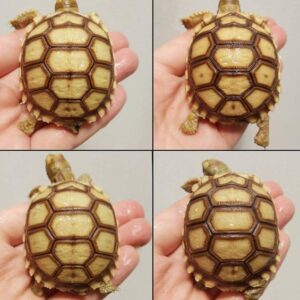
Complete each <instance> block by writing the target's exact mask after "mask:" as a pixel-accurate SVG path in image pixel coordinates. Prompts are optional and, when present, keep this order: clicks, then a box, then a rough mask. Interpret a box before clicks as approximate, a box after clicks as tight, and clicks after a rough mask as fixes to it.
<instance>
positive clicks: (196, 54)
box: [187, 13, 280, 123]
mask: <svg viewBox="0 0 300 300" xmlns="http://www.w3.org/2000/svg"><path fill="white" fill-rule="evenodd" d="M201 27H202V28H201V29H199V31H197V32H196V34H195V36H194V39H193V42H192V44H191V48H190V52H189V58H188V64H187V82H188V85H187V93H188V98H189V100H190V101H191V102H192V103H193V104H195V105H196V107H198V111H199V114H200V116H201V117H203V118H208V119H210V121H211V122H217V121H218V122H222V123H232V122H238V121H247V122H256V121H257V120H258V119H260V114H261V113H262V112H268V111H270V110H272V109H273V107H274V105H275V104H276V102H278V95H279V92H280V83H279V79H280V78H279V77H280V74H279V72H280V71H279V60H278V54H277V50H276V46H275V44H274V41H273V38H272V36H271V33H270V30H269V28H268V26H267V24H266V22H265V21H264V20H263V19H260V18H258V17H255V16H251V15H246V14H243V13H229V14H226V15H223V16H221V17H218V18H216V17H211V18H210V19H208V20H205V21H203V22H202V24H201Z"/></svg>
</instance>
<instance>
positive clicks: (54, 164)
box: [46, 154, 75, 183]
mask: <svg viewBox="0 0 300 300" xmlns="http://www.w3.org/2000/svg"><path fill="white" fill-rule="evenodd" d="M46 171H47V175H48V177H49V179H50V181H51V182H52V183H56V182H61V181H70V180H74V179H75V176H74V174H73V172H72V169H71V166H70V165H69V163H68V162H67V160H66V159H65V158H64V156H63V155H62V154H49V155H48V156H47V158H46Z"/></svg>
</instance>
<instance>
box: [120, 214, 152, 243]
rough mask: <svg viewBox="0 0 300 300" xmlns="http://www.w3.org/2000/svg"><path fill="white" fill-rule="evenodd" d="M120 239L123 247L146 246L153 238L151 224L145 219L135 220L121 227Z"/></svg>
mask: <svg viewBox="0 0 300 300" xmlns="http://www.w3.org/2000/svg"><path fill="white" fill-rule="evenodd" d="M119 237H120V238H119V242H120V245H121V246H123V245H130V246H133V247H140V246H144V245H146V244H147V243H148V242H149V241H150V238H151V229H150V224H149V223H148V222H147V221H146V219H144V218H140V219H133V220H131V221H129V222H127V223H126V224H124V225H123V226H121V227H119Z"/></svg>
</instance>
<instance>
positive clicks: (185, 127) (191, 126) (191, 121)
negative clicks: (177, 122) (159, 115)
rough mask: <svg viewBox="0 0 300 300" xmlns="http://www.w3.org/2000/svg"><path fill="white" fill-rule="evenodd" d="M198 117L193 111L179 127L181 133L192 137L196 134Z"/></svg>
mask: <svg viewBox="0 0 300 300" xmlns="http://www.w3.org/2000/svg"><path fill="white" fill-rule="evenodd" d="M199 119H200V117H199V115H198V114H197V112H195V111H191V113H190V114H189V115H188V117H187V119H186V120H185V121H184V122H183V123H182V125H181V126H180V130H181V131H182V133H184V134H186V135H194V134H196V133H197V132H198V126H199Z"/></svg>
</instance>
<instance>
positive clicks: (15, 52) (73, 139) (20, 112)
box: [0, 30, 138, 150]
mask: <svg viewBox="0 0 300 300" xmlns="http://www.w3.org/2000/svg"><path fill="white" fill-rule="evenodd" d="M109 35H110V38H111V40H112V43H113V51H114V55H115V62H116V71H117V78H116V79H117V82H118V83H119V82H120V81H122V80H124V79H125V78H127V77H128V76H130V75H131V74H132V73H134V71H135V70H136V69H137V67H138V58H137V55H136V54H135V52H134V51H133V50H132V49H130V48H129V42H128V39H127V38H126V37H125V36H124V35H123V34H122V33H120V32H110V34H109ZM24 37H25V31H24V30H17V31H14V32H12V33H9V34H6V35H3V36H0V45H2V46H1V47H0V57H1V62H0V116H1V118H0V149H22V150H30V149H50V148H51V149H57V150H59V149H66V150H68V149H74V148H76V147H78V146H79V145H81V144H82V143H84V142H85V141H86V140H88V139H89V138H90V137H91V136H92V135H94V134H95V133H96V132H97V131H98V130H99V129H101V128H104V127H105V126H107V125H108V124H109V123H110V121H111V120H112V119H113V118H115V117H116V115H117V114H118V113H119V112H120V111H121V109H122V107H123V106H124V104H125V101H126V92H125V90H124V88H123V87H122V86H121V85H120V84H118V85H117V88H116V91H115V102H114V103H113V105H112V108H111V110H110V111H109V112H108V113H107V115H105V116H104V117H103V118H102V119H101V120H100V119H98V120H97V121H96V122H95V123H93V124H91V125H89V124H85V125H83V126H82V127H81V129H80V132H79V134H78V135H76V134H73V133H71V132H69V131H68V130H66V129H63V128H58V127H57V126H55V125H43V127H41V128H39V130H37V131H36V132H35V133H34V134H33V135H32V136H31V137H29V136H27V135H26V134H24V133H23V132H22V131H20V129H19V128H18V124H19V122H20V121H23V120H24V119H26V117H27V116H28V113H27V111H26V108H25V106H24V105H20V100H21V93H20V90H19V85H20V80H19V56H20V53H21V43H22V40H23V39H24Z"/></svg>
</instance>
